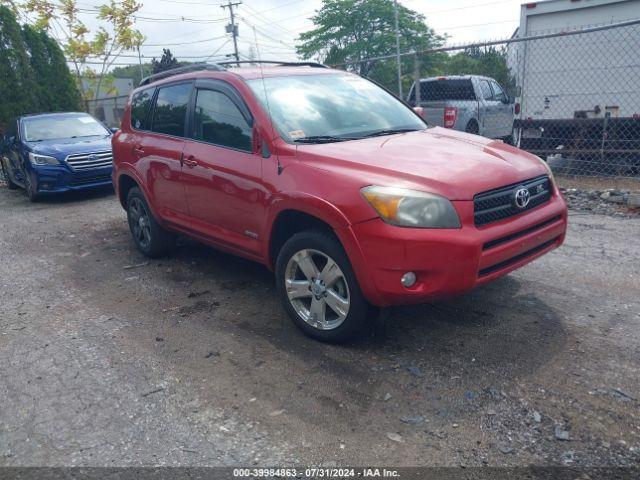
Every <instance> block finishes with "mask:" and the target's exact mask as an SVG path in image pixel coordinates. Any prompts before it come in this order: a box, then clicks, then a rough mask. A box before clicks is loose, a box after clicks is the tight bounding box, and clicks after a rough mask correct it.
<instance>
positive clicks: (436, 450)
mask: <svg viewBox="0 0 640 480" xmlns="http://www.w3.org/2000/svg"><path fill="white" fill-rule="evenodd" d="M0 219H1V221H2V226H3V228H2V231H0V297H1V298H2V301H1V302H0V365H1V366H0V373H1V378H2V388H1V389H0V406H1V407H0V465H5V466H26V465H48V466H68V465H84V466H123V465H194V466H195V465H216V466H219V465H225V466H228V465H238V464H242V465H253V464H256V465H262V466H264V465H284V464H297V465H301V464H324V465H327V466H331V465H347V464H348V465H365V464H376V465H389V466H394V465H395V466H414V465H415V466H419V465H432V466H433V465H435V466H459V465H464V466H474V465H499V466H503V465H504V466H525V465H571V466H638V465H640V414H639V411H640V409H639V408H638V407H639V400H640V376H639V375H638V372H639V371H640V328H638V327H639V326H640V282H639V274H640V262H639V261H638V258H640V244H639V243H638V237H639V234H640V218H637V217H636V218H633V217H632V218H621V217H616V216H609V215H596V214H593V213H588V212H577V211H574V212H573V213H572V215H571V219H570V222H571V225H570V231H569V234H568V237H567V241H566V244H565V245H564V246H563V247H562V248H561V249H559V250H556V251H554V252H553V253H551V254H549V255H547V256H545V257H543V258H542V259H540V260H538V261H537V262H535V263H533V264H531V265H529V266H527V267H525V268H523V269H521V270H519V271H517V272H515V273H513V274H511V275H509V276H507V277H505V278H503V279H501V280H498V281H496V282H494V283H492V284H490V285H488V286H486V287H483V288H480V289H477V290H476V291H474V292H471V293H470V294H468V295H466V296H464V297H462V298H458V299H455V300H452V301H448V302H445V303H439V304H433V305H424V306H418V307H403V308H394V309H390V310H388V311H386V312H384V314H383V315H382V316H381V318H380V319H378V320H375V321H372V327H371V334H370V335H368V336H366V337H365V338H363V339H361V340H359V341H357V342H354V343H352V344H350V345H347V346H328V345H323V344H320V343H317V342H314V341H312V340H309V339H307V338H306V337H304V336H302V335H301V334H300V333H299V332H298V331H297V330H296V329H295V328H294V327H293V325H292V324H291V323H290V321H289V320H288V318H286V316H285V314H284V313H283V311H282V309H281V308H280V306H279V304H278V303H277V301H276V298H275V292H274V285H273V278H272V276H271V274H270V273H269V272H268V271H267V270H266V269H264V268H263V267H261V266H259V265H256V264H253V263H250V262H248V261H245V260H241V259H238V258H235V257H231V256H228V255H225V254H222V253H219V252H216V251H215V250H212V249H209V248H206V247H203V246H200V245H197V244H194V243H191V242H183V244H182V245H181V246H180V247H179V248H178V250H177V251H176V252H175V254H174V255H173V256H171V257H170V258H166V259H162V260H156V261H148V260H146V259H145V258H143V257H142V256H141V255H140V254H139V253H138V252H137V251H136V250H135V248H134V246H133V243H132V241H131V239H130V237H129V232H128V230H127V225H126V222H125V215H124V212H123V211H122V209H121V208H120V206H119V204H118V203H117V201H116V200H115V198H114V197H113V195H112V193H111V192H97V193H94V194H91V195H86V194H85V195H71V196H64V197H58V198H54V199H49V200H46V201H43V202H41V203H38V204H29V203H28V201H27V200H26V198H25V196H24V195H23V194H22V193H21V192H19V191H15V192H12V191H9V190H7V189H6V188H0Z"/></svg>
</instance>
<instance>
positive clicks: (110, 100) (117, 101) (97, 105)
mask: <svg viewBox="0 0 640 480" xmlns="http://www.w3.org/2000/svg"><path fill="white" fill-rule="evenodd" d="M127 98H129V97H128V95H120V96H117V97H105V98H98V99H96V100H85V102H84V103H85V110H86V111H87V113H90V114H91V115H93V116H94V117H95V118H97V119H98V120H100V121H101V122H102V123H104V124H105V125H106V126H107V127H110V128H119V127H120V121H121V120H122V115H124V108H125V106H126V105H127Z"/></svg>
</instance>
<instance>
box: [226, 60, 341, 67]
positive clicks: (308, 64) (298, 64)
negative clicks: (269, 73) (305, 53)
mask: <svg viewBox="0 0 640 480" xmlns="http://www.w3.org/2000/svg"><path fill="white" fill-rule="evenodd" d="M254 63H266V64H270V65H277V66H278V67H312V68H329V67H327V66H326V65H323V64H321V63H317V62H289V61H286V60H282V61H281V60H240V61H235V60H225V61H224V62H218V65H251V64H254Z"/></svg>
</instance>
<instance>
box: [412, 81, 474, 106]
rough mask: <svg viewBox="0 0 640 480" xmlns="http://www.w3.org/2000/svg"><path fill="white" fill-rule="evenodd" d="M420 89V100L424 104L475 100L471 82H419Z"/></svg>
mask: <svg viewBox="0 0 640 480" xmlns="http://www.w3.org/2000/svg"><path fill="white" fill-rule="evenodd" d="M420 87H421V88H420V98H421V100H422V101H424V102H437V101H442V100H475V99H476V94H475V93H474V91H473V85H472V84H471V80H465V79H455V80H453V79H452V80H429V81H426V82H421V85H420Z"/></svg>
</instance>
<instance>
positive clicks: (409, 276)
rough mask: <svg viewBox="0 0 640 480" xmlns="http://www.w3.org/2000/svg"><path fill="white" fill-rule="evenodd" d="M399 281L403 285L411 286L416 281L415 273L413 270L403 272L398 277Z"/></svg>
mask: <svg viewBox="0 0 640 480" xmlns="http://www.w3.org/2000/svg"><path fill="white" fill-rule="evenodd" d="M400 283H401V284H402V286H403V287H407V288H409V287H413V286H414V285H415V283H416V274H415V273H413V272H407V273H405V274H404V275H403V276H402V278H401V279H400Z"/></svg>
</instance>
